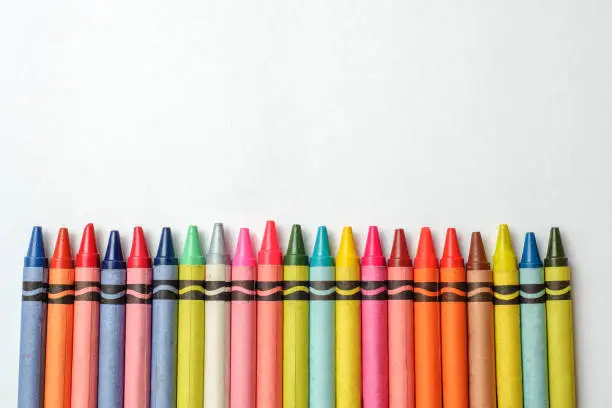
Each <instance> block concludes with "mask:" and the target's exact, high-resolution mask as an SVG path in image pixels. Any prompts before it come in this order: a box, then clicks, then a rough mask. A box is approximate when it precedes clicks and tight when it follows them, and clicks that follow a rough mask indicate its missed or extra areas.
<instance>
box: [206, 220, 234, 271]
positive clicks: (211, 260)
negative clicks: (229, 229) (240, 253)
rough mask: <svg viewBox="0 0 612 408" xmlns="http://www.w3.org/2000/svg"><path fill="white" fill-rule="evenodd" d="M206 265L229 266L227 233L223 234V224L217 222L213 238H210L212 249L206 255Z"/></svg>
mask: <svg viewBox="0 0 612 408" xmlns="http://www.w3.org/2000/svg"><path fill="white" fill-rule="evenodd" d="M206 263H207V264H209V265H229V264H230V257H229V254H228V252H227V248H226V245H225V233H224V232H223V224H222V223H220V222H216V223H215V225H214V226H213V232H212V237H211V238H210V247H209V248H208V254H207V255H206Z"/></svg>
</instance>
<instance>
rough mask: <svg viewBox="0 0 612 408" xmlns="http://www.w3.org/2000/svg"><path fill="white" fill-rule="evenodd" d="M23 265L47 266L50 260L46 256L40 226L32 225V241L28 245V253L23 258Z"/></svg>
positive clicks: (26, 266)
mask: <svg viewBox="0 0 612 408" xmlns="http://www.w3.org/2000/svg"><path fill="white" fill-rule="evenodd" d="M23 266H24V267H25V268H28V267H38V268H47V267H48V266H49V262H48V261H47V258H46V257H45V244H44V242H43V234H42V228H41V227H39V226H36V227H32V234H31V235H30V243H29V245H28V253H27V254H26V256H25V257H24V258H23Z"/></svg>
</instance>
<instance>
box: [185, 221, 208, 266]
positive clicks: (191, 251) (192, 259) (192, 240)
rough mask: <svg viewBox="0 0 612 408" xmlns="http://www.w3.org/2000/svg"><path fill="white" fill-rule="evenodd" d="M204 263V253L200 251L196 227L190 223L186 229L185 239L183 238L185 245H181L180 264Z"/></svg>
mask: <svg viewBox="0 0 612 408" xmlns="http://www.w3.org/2000/svg"><path fill="white" fill-rule="evenodd" d="M204 264H206V259H204V254H203V253H202V247H201V245H200V234H198V227H196V226H195V225H190V226H189V229H188V230H187V239H186V240H185V246H184V247H183V253H182V255H181V265H204Z"/></svg>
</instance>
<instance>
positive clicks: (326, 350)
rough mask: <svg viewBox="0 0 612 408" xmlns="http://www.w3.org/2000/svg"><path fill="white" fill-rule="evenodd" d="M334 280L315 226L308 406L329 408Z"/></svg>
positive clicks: (322, 234) (325, 243)
mask: <svg viewBox="0 0 612 408" xmlns="http://www.w3.org/2000/svg"><path fill="white" fill-rule="evenodd" d="M335 279H336V268H335V266H334V258H333V257H332V255H331V251H330V249H329V239H328V237H327V228H325V227H319V229H318V231H317V240H316V242H315V246H314V249H313V251H312V257H311V258H310V301H309V306H310V313H309V316H310V317H309V319H310V325H309V327H310V334H309V339H310V340H309V341H310V345H309V354H308V355H309V368H310V369H309V376H310V380H309V392H310V398H309V405H310V407H311V408H333V407H334V406H335V405H336V387H335V384H336V380H335V325H336V311H335V292H336V289H335V286H336V285H335Z"/></svg>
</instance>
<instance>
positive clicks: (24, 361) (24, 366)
mask: <svg viewBox="0 0 612 408" xmlns="http://www.w3.org/2000/svg"><path fill="white" fill-rule="evenodd" d="M48 266H49V262H48V261H47V257H46V256H45V247H44V244H43V236H42V228H41V227H34V228H32V235H31V236H30V245H29V246H28V253H27V255H26V256H25V258H24V260H23V286H22V292H21V334H20V344H19V388H18V392H17V407H18V408H40V407H42V405H43V387H44V379H45V378H44V372H45V337H46V334H47V327H46V325H47V283H48V272H49V271H48V269H47V268H48Z"/></svg>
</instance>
